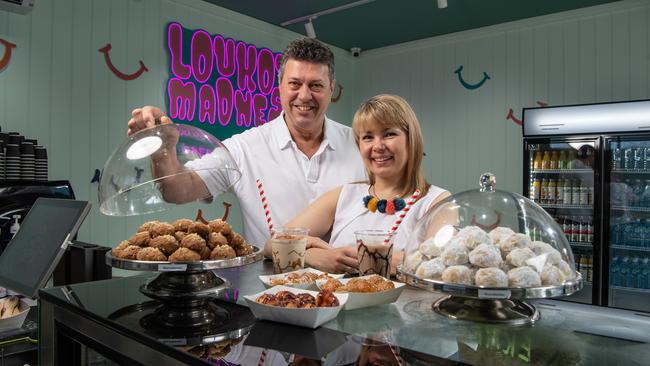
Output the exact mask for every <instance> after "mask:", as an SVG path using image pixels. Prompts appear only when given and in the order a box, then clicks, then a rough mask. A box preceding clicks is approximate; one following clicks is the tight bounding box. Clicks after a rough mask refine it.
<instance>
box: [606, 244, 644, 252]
mask: <svg viewBox="0 0 650 366" xmlns="http://www.w3.org/2000/svg"><path fill="white" fill-rule="evenodd" d="M611 248H612V249H622V250H636V251H639V252H650V248H646V247H633V246H630V245H612V246H611Z"/></svg>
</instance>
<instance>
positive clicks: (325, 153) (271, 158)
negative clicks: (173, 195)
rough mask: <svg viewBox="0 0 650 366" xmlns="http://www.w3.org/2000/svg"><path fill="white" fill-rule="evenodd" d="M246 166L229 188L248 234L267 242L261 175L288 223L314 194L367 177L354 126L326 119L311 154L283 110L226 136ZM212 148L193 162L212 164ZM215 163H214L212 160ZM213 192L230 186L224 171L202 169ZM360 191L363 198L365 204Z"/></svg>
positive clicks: (275, 212)
mask: <svg viewBox="0 0 650 366" xmlns="http://www.w3.org/2000/svg"><path fill="white" fill-rule="evenodd" d="M223 143H224V145H226V147H227V148H228V150H229V151H230V153H231V154H232V156H233V158H234V159H235V162H236V163H237V165H238V166H239V169H240V170H241V172H242V177H241V179H240V180H239V181H238V182H237V183H236V184H235V185H234V186H233V187H232V188H230V189H229V191H230V192H232V193H233V194H234V195H235V196H237V199H238V200H239V204H240V207H241V210H242V219H243V223H244V238H245V239H246V241H248V242H249V243H250V244H252V245H255V246H258V247H263V246H264V242H265V241H266V239H267V238H268V237H269V230H268V226H267V224H266V219H265V217H264V210H263V208H262V203H261V200H260V197H259V193H258V190H257V185H256V183H255V180H256V179H257V178H261V179H262V180H263V182H264V190H265V191H266V198H267V200H268V204H269V208H270V211H271V219H272V220H273V224H274V226H282V225H283V224H284V223H286V222H288V221H289V220H291V219H292V218H294V217H295V216H296V215H297V214H298V213H300V212H301V211H302V210H304V209H305V208H306V207H307V206H308V205H309V204H310V203H311V202H312V201H313V200H314V199H316V198H317V197H318V196H320V195H322V194H323V193H325V192H327V191H329V190H331V189H333V188H335V187H337V186H340V185H342V184H344V183H349V182H357V181H364V180H366V179H367V176H366V173H365V169H364V166H363V162H362V160H361V157H360V155H359V150H358V148H357V145H356V143H355V141H354V134H353V132H352V129H351V128H350V127H347V126H344V125H342V124H340V123H337V122H334V121H332V120H330V119H328V118H326V119H325V131H324V138H323V141H322V143H321V145H320V147H319V149H318V151H317V152H316V154H314V155H313V156H312V157H311V159H308V158H307V157H306V156H305V154H303V153H302V152H301V151H300V150H298V147H297V146H296V143H295V142H294V141H293V140H292V139H291V135H290V134H289V129H288V128H287V126H286V124H285V122H284V118H283V115H280V116H279V117H278V118H276V119H274V120H273V121H271V122H269V123H266V124H264V125H262V126H259V127H256V128H252V129H250V130H247V131H245V132H243V133H241V134H238V135H235V136H232V137H231V138H229V139H226V140H225V141H223ZM210 160H211V157H210V154H208V155H206V156H204V157H203V158H202V159H200V160H196V161H192V162H189V163H188V164H187V165H188V166H190V167H193V168H195V169H197V168H207V167H210V166H211V163H210ZM212 164H214V163H212ZM198 174H199V176H201V178H202V179H203V181H204V182H205V183H206V185H207V187H208V189H209V190H210V193H211V194H212V196H213V197H216V196H218V195H219V194H221V193H223V192H224V189H223V184H220V177H219V176H218V174H215V173H211V172H209V171H206V170H202V171H198ZM361 198H362V197H359V202H360V203H359V204H362V203H361V202H362V201H361Z"/></svg>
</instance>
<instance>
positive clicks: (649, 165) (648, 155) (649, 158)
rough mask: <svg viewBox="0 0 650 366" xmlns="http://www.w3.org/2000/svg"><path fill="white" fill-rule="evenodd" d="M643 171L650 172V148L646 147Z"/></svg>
mask: <svg viewBox="0 0 650 366" xmlns="http://www.w3.org/2000/svg"><path fill="white" fill-rule="evenodd" d="M643 161H644V163H643V169H644V170H650V147H646V148H645V149H644V151H643Z"/></svg>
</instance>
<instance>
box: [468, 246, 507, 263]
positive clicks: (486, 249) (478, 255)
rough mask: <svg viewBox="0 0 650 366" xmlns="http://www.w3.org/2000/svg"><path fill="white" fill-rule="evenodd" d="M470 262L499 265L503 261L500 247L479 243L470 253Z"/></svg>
mask: <svg viewBox="0 0 650 366" xmlns="http://www.w3.org/2000/svg"><path fill="white" fill-rule="evenodd" d="M469 262H470V263H471V264H474V265H477V266H479V267H498V266H499V265H500V264H501V262H502V259H501V252H500V251H499V248H497V247H495V246H494V245H491V244H479V245H478V246H477V247H476V248H474V250H472V251H471V252H470V253H469Z"/></svg>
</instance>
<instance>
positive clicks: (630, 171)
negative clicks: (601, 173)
mask: <svg viewBox="0 0 650 366" xmlns="http://www.w3.org/2000/svg"><path fill="white" fill-rule="evenodd" d="M612 173H616V174H650V170H639V169H612Z"/></svg>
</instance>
